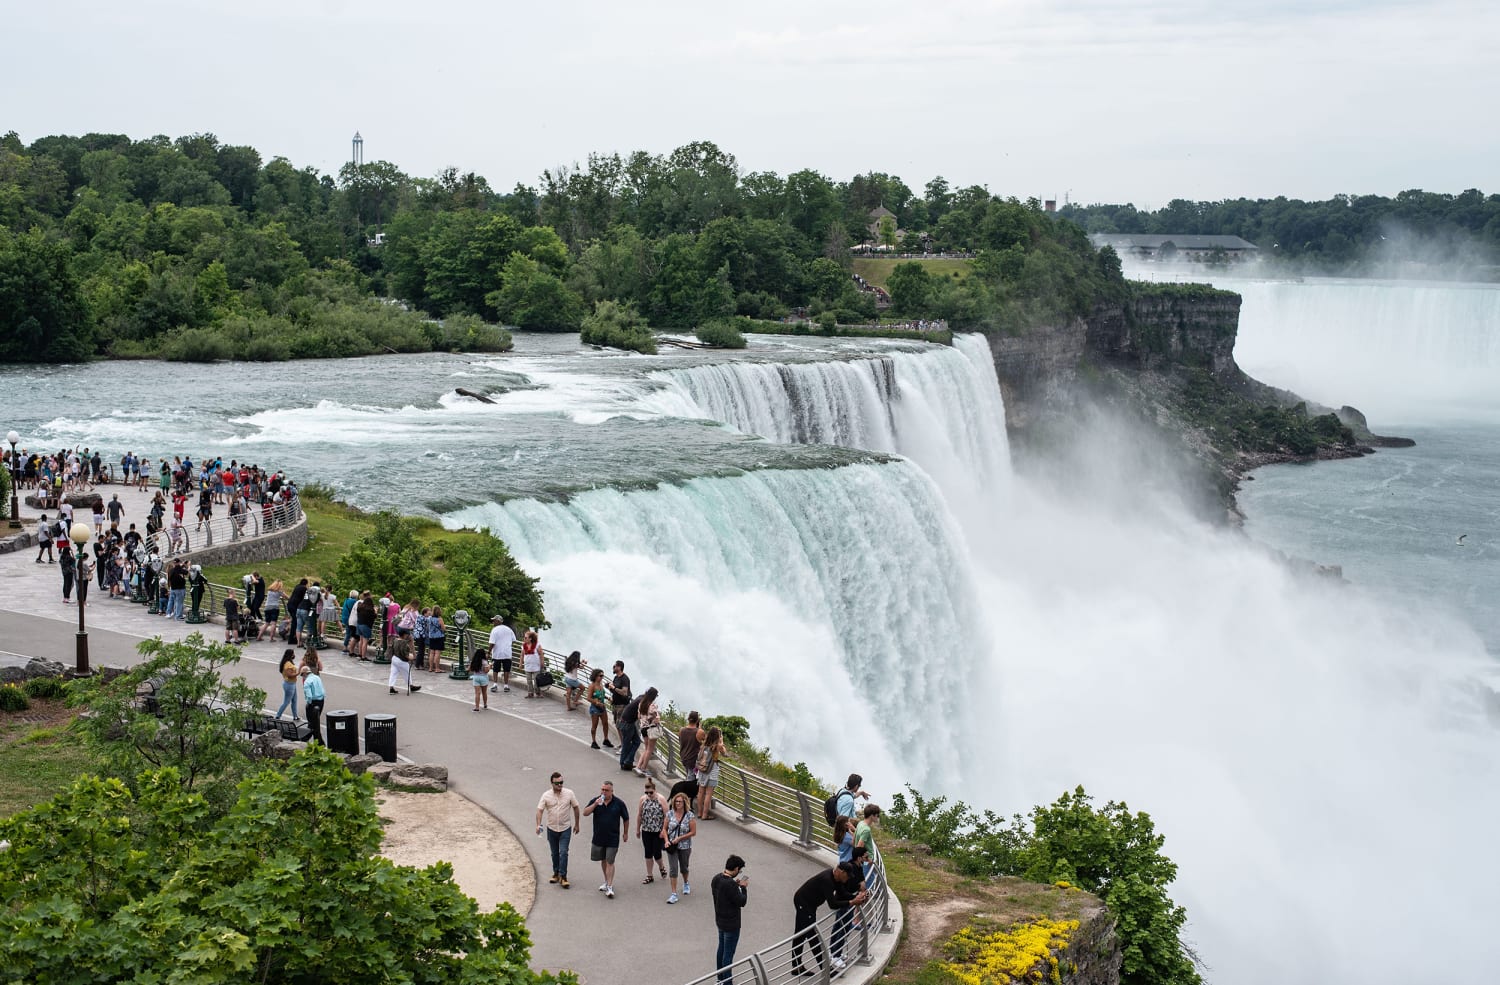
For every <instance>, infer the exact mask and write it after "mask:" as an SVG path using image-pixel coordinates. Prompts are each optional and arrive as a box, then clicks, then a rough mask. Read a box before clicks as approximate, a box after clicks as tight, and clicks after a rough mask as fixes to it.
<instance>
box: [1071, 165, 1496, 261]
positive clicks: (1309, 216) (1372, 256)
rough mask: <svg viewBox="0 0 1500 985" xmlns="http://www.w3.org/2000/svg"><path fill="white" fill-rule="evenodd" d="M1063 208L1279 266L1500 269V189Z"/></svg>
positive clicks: (1082, 217) (1108, 224) (1074, 215)
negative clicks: (1226, 247) (1254, 250)
mask: <svg viewBox="0 0 1500 985" xmlns="http://www.w3.org/2000/svg"><path fill="white" fill-rule="evenodd" d="M1060 214H1061V215H1063V216H1064V217H1066V218H1068V219H1071V220H1072V221H1074V222H1076V223H1078V224H1080V225H1082V226H1083V227H1084V229H1085V230H1087V231H1088V232H1090V233H1159V234H1164V235H1171V234H1174V233H1176V234H1197V235H1228V236H1239V237H1241V238H1243V239H1246V240H1249V241H1250V242H1252V243H1254V244H1255V245H1256V246H1258V247H1260V251H1261V256H1262V257H1263V258H1264V259H1266V260H1268V261H1269V262H1271V263H1272V264H1273V265H1278V266H1286V267H1293V268H1297V269H1305V270H1308V271H1309V272H1321V273H1329V274H1357V273H1374V274H1390V275H1395V274H1402V273H1412V274H1430V273H1432V272H1433V271H1434V270H1440V269H1446V270H1448V271H1450V272H1452V273H1455V274H1459V275H1468V276H1483V277H1488V278H1492V279H1493V278H1495V277H1497V276H1500V195H1489V196H1486V195H1485V194H1484V193H1483V192H1481V191H1479V190H1478V189H1476V188H1470V189H1468V190H1467V191H1464V192H1462V193H1460V194H1458V195H1450V194H1444V193H1439V192H1427V191H1422V190H1420V189H1411V190H1408V191H1404V192H1401V193H1400V194H1399V195H1397V196H1396V197H1395V198H1387V197H1385V196H1382V195H1335V196H1334V197H1333V198H1330V199H1328V200H1327V201H1322V202H1304V201H1300V200H1298V199H1288V198H1273V199H1265V198H1262V199H1248V198H1236V199H1226V200H1224V201H1222V202H1191V201H1188V200H1186V199H1181V198H1178V199H1173V200H1172V201H1171V202H1169V203H1168V204H1167V205H1165V206H1163V207H1162V208H1160V209H1157V210H1155V211H1142V210H1138V209H1137V208H1136V207H1135V206H1134V205H1086V206H1083V205H1067V206H1064V207H1063V209H1062V210H1061V213H1060Z"/></svg>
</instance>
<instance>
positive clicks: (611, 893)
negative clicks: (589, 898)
mask: <svg viewBox="0 0 1500 985" xmlns="http://www.w3.org/2000/svg"><path fill="white" fill-rule="evenodd" d="M604 898H605V899H614V898H615V887H613V886H610V887H609V888H608V889H606V890H605V891H604Z"/></svg>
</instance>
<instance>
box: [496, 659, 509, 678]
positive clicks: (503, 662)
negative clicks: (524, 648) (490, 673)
mask: <svg viewBox="0 0 1500 985" xmlns="http://www.w3.org/2000/svg"><path fill="white" fill-rule="evenodd" d="M510 661H511V658H510V657H504V658H502V659H500V660H496V661H495V667H496V669H497V670H499V671H500V672H501V673H502V674H509V673H510Z"/></svg>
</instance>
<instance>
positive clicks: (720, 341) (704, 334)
mask: <svg viewBox="0 0 1500 985" xmlns="http://www.w3.org/2000/svg"><path fill="white" fill-rule="evenodd" d="M741 321H745V322H748V321H750V319H748V318H738V317H736V318H715V319H713V320H712V321H707V322H704V323H703V324H702V325H699V326H698V329H697V332H696V333H695V334H696V335H697V336H698V341H699V342H702V343H703V344H705V345H714V346H718V347H719V348H721V349H743V348H744V347H745V333H744V332H743V331H742V330H741V328H740V326H739V323H740V322H741Z"/></svg>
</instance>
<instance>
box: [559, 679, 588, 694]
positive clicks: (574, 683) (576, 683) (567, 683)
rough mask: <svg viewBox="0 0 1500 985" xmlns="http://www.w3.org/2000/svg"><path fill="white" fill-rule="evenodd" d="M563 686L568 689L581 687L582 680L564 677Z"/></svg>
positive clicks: (572, 689)
mask: <svg viewBox="0 0 1500 985" xmlns="http://www.w3.org/2000/svg"><path fill="white" fill-rule="evenodd" d="M563 687H565V688H567V689H568V690H569V691H574V690H577V689H578V688H581V687H583V681H580V680H579V679H578V678H576V677H564V678H563Z"/></svg>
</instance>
